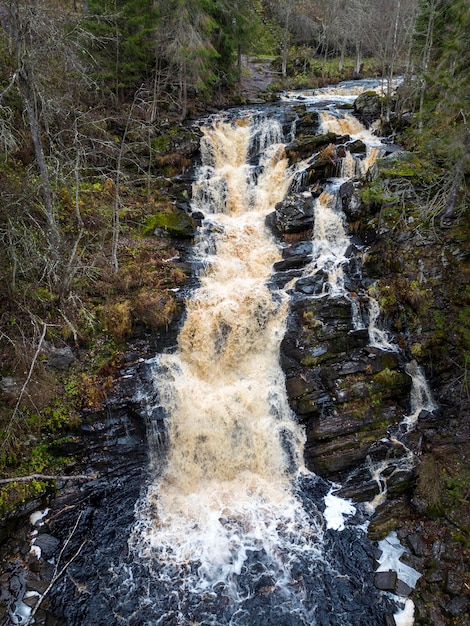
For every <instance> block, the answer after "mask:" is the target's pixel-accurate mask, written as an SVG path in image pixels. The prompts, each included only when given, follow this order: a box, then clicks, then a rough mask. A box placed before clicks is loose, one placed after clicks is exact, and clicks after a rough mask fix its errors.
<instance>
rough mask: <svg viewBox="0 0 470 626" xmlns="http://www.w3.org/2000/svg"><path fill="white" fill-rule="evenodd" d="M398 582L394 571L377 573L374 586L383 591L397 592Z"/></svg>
mask: <svg viewBox="0 0 470 626" xmlns="http://www.w3.org/2000/svg"><path fill="white" fill-rule="evenodd" d="M397 580H398V578H397V573H396V572H394V571H392V570H390V571H388V572H376V573H375V575H374V585H375V586H376V587H377V589H381V590H382V591H395V587H396V585H397Z"/></svg>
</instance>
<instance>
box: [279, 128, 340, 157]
mask: <svg viewBox="0 0 470 626" xmlns="http://www.w3.org/2000/svg"><path fill="white" fill-rule="evenodd" d="M334 143H341V141H340V139H339V137H338V135H336V134H335V133H326V134H324V135H302V136H301V137H299V138H296V139H295V140H294V141H293V142H291V143H289V144H287V146H286V154H287V156H288V158H289V162H290V163H297V162H298V161H302V160H303V159H306V158H309V157H311V156H312V155H313V154H315V153H316V152H318V151H319V150H321V149H322V148H325V147H326V146H328V145H329V144H334Z"/></svg>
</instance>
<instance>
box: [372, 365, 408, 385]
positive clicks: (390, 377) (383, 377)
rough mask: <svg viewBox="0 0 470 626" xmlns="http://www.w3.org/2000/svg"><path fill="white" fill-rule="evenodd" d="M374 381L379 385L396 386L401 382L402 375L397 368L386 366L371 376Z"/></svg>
mask: <svg viewBox="0 0 470 626" xmlns="http://www.w3.org/2000/svg"><path fill="white" fill-rule="evenodd" d="M373 380H374V383H376V384H378V385H380V386H381V387H397V386H399V385H402V384H403V375H402V374H401V373H400V372H398V371H397V370H391V369H389V368H388V367H386V368H385V369H383V370H382V371H380V372H378V373H377V374H375V375H374V377H373Z"/></svg>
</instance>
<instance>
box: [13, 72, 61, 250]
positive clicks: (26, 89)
mask: <svg viewBox="0 0 470 626" xmlns="http://www.w3.org/2000/svg"><path fill="white" fill-rule="evenodd" d="M18 82H19V86H20V94H21V98H22V100H23V104H24V107H25V109H26V113H27V115H28V122H29V127H30V130H31V138H32V140H33V145H34V153H35V156H36V162H37V165H38V169H39V175H40V178H41V190H42V196H43V200H44V212H45V214H46V220H47V231H48V237H49V246H50V248H51V253H52V255H53V258H56V257H57V255H58V247H59V231H58V228H57V222H56V219H55V215H54V207H53V203H52V193H51V186H50V183H49V173H48V171H47V164H46V158H45V155H44V148H43V144H42V139H41V130H40V128H39V120H38V116H37V109H36V102H35V97H34V92H33V88H32V81H31V76H30V73H29V71H28V70H27V69H26V68H25V67H23V68H22V69H21V70H20V71H19V72H18Z"/></svg>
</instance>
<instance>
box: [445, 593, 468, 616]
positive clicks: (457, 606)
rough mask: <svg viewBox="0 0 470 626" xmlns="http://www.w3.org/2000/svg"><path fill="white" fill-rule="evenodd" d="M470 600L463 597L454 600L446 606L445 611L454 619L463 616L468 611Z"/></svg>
mask: <svg viewBox="0 0 470 626" xmlns="http://www.w3.org/2000/svg"><path fill="white" fill-rule="evenodd" d="M469 605H470V600H469V598H468V597H465V596H461V597H459V598H452V600H451V601H450V602H449V603H448V604H447V605H446V607H445V611H446V613H447V614H448V615H451V616H452V617H458V616H463V615H464V613H465V612H466V611H467V610H468V607H469Z"/></svg>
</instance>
